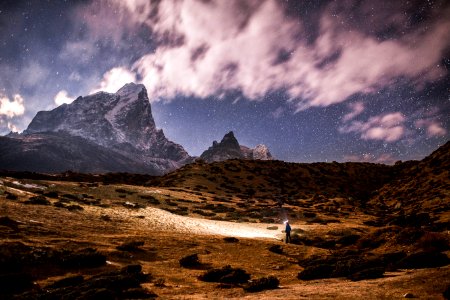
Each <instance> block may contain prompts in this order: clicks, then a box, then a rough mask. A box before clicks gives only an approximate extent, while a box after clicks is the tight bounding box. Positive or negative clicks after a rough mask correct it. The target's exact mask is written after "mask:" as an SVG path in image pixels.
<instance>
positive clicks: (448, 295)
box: [442, 285, 450, 300]
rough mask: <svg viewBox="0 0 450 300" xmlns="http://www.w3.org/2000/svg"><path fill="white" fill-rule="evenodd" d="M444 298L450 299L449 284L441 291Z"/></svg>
mask: <svg viewBox="0 0 450 300" xmlns="http://www.w3.org/2000/svg"><path fill="white" fill-rule="evenodd" d="M442 296H444V298H445V299H447V300H450V285H448V286H447V288H446V289H445V291H444V292H443V293H442Z"/></svg>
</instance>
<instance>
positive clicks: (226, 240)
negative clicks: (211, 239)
mask: <svg viewBox="0 0 450 300" xmlns="http://www.w3.org/2000/svg"><path fill="white" fill-rule="evenodd" d="M223 240H224V241H225V242H226V243H238V242H239V240H238V239H237V238H235V237H224V238H223Z"/></svg>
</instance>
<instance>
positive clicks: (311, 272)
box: [297, 264, 334, 280]
mask: <svg viewBox="0 0 450 300" xmlns="http://www.w3.org/2000/svg"><path fill="white" fill-rule="evenodd" d="M333 271H334V267H333V266H332V265H325V264H322V265H315V266H308V267H306V268H305V269H304V270H303V271H301V272H299V273H298V275H297V278H298V279H301V280H313V279H322V278H331V277H332V275H333Z"/></svg>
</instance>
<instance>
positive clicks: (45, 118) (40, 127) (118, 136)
mask: <svg viewBox="0 0 450 300" xmlns="http://www.w3.org/2000/svg"><path fill="white" fill-rule="evenodd" d="M48 132H53V133H57V132H61V133H65V134H69V135H70V136H77V137H81V138H83V139H86V140H88V141H90V142H92V143H95V144H97V145H99V146H102V147H106V148H108V149H110V150H114V151H117V152H120V153H128V154H129V155H134V156H136V157H137V156H139V155H142V156H143V157H145V158H146V159H147V158H148V159H150V158H152V159H163V160H164V159H169V160H171V161H173V162H175V163H178V162H180V163H183V162H184V161H185V160H188V159H189V158H190V157H189V155H188V154H187V152H186V151H185V150H184V149H183V148H182V147H181V146H180V145H177V144H175V143H173V142H170V141H169V140H167V138H166V137H165V136H164V133H163V132H162V131H159V130H157V129H156V125H155V122H154V119H153V116H152V111H151V104H150V101H149V99H148V95H147V90H146V89H145V86H144V85H142V84H136V83H127V84H125V85H124V86H123V87H122V88H120V89H119V90H118V91H117V92H116V93H114V94H110V93H96V94H92V95H89V96H85V97H79V98H77V100H75V101H74V102H72V103H71V104H68V105H64V106H59V107H57V108H55V109H54V110H52V111H42V112H39V113H38V114H37V115H36V116H35V117H34V119H33V120H32V121H31V123H30V125H29V126H28V128H27V130H26V131H25V132H24V133H25V134H34V133H48Z"/></svg>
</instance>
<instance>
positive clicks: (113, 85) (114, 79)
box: [91, 67, 136, 93]
mask: <svg viewBox="0 0 450 300" xmlns="http://www.w3.org/2000/svg"><path fill="white" fill-rule="evenodd" d="M130 82H136V75H135V74H134V73H132V72H131V71H129V70H128V69H126V68H124V67H117V68H113V69H111V70H109V71H108V72H106V73H105V74H104V75H103V79H102V81H101V82H100V84H99V85H98V86H97V87H96V88H94V89H93V90H92V91H91V93H96V92H99V91H103V92H108V93H115V92H117V91H118V90H119V89H120V88H121V87H122V86H124V85H125V84H127V83H130Z"/></svg>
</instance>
